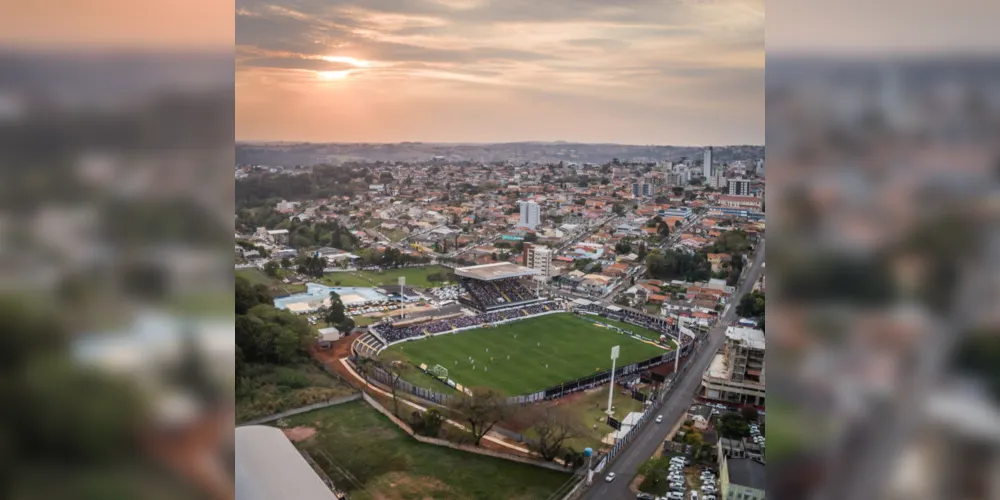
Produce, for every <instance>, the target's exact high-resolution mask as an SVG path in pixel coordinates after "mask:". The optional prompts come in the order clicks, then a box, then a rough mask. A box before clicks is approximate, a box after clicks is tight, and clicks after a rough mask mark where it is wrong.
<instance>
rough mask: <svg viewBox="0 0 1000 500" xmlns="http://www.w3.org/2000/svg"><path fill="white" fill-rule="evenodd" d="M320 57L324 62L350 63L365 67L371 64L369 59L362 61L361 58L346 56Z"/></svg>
mask: <svg viewBox="0 0 1000 500" xmlns="http://www.w3.org/2000/svg"><path fill="white" fill-rule="evenodd" d="M320 59H322V60H324V61H326V62H332V63H343V64H350V65H351V66H354V67H357V68H367V67H369V66H371V62H369V61H363V60H361V59H355V58H353V57H348V56H323V57H321V58H320Z"/></svg>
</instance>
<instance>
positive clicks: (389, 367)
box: [376, 352, 410, 417]
mask: <svg viewBox="0 0 1000 500" xmlns="http://www.w3.org/2000/svg"><path fill="white" fill-rule="evenodd" d="M376 363H378V364H379V368H382V369H383V370H385V371H386V372H388V373H389V375H390V376H391V377H392V384H390V389H391V392H392V413H393V415H396V416H397V417H398V416H399V398H398V397H397V396H396V387H397V386H399V378H400V377H402V376H403V374H404V373H406V372H407V371H409V369H410V364H409V363H408V362H407V361H406V360H405V359H403V357H402V356H400V355H399V354H398V353H395V352H386V353H383V354H382V355H380V356H379V361H377V362H376Z"/></svg>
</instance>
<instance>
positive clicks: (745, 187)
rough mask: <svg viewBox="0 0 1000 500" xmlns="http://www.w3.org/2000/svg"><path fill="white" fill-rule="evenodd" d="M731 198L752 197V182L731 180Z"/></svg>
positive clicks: (729, 187) (729, 190)
mask: <svg viewBox="0 0 1000 500" xmlns="http://www.w3.org/2000/svg"><path fill="white" fill-rule="evenodd" d="M728 192H729V196H750V181H749V180H747V179H729V186H728Z"/></svg>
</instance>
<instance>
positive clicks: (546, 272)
mask: <svg viewBox="0 0 1000 500" xmlns="http://www.w3.org/2000/svg"><path fill="white" fill-rule="evenodd" d="M525 267H529V268H531V269H535V270H537V271H539V272H541V273H542V276H544V277H545V278H546V279H548V278H550V277H552V250H550V249H549V248H548V247H544V246H542V245H532V246H531V248H530V249H529V250H528V252H527V262H525Z"/></svg>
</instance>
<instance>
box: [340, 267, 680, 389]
mask: <svg viewBox="0 0 1000 500" xmlns="http://www.w3.org/2000/svg"><path fill="white" fill-rule="evenodd" d="M536 274H537V271H535V270H533V269H528V268H525V267H521V266H517V265H514V264H509V263H500V264H487V265H483V266H472V267H465V268H458V269H455V275H457V276H458V277H459V283H460V285H461V288H462V291H463V294H462V295H461V296H460V297H459V303H460V304H461V305H462V306H463V307H460V308H449V309H448V310H447V311H445V310H442V313H441V314H440V315H437V316H435V315H433V314H432V315H425V316H423V317H421V318H419V319H409V320H406V319H404V320H402V321H394V322H390V321H385V322H382V323H379V324H375V325H371V326H370V327H369V330H368V333H366V334H364V335H362V336H361V337H359V338H358V339H357V340H355V341H354V342H353V343H352V346H351V347H352V358H355V360H356V359H357V358H358V357H361V358H373V359H379V358H383V359H384V358H386V357H389V358H391V359H394V360H402V361H406V362H408V363H410V364H411V365H412V366H413V367H415V368H418V369H415V370H408V372H409V373H408V374H407V375H406V376H404V377H403V379H404V381H405V382H406V383H404V384H403V386H404V387H403V388H404V389H407V390H410V392H412V393H413V394H415V395H417V396H420V397H423V398H425V399H429V400H432V401H442V400H443V399H445V398H447V397H448V396H449V395H450V394H455V393H456V392H457V391H466V390H467V388H468V387H477V386H481V387H491V388H495V389H499V390H501V391H503V392H504V393H505V394H507V395H508V396H509V397H511V398H514V399H515V402H519V403H527V402H533V401H542V400H548V399H554V398H558V397H562V396H563V395H566V394H569V393H572V392H575V391H579V390H585V389H589V388H593V387H596V386H599V385H602V384H606V383H607V382H608V380H609V378H610V371H611V367H612V366H611V365H612V361H611V359H610V351H611V347H613V346H616V345H617V346H620V354H619V358H618V360H617V361H616V370H615V379H616V381H617V380H619V379H620V377H621V378H622V379H624V378H628V377H631V378H636V379H638V377H639V375H640V373H642V372H644V371H647V370H649V369H651V368H653V367H656V366H658V365H660V364H663V363H666V362H669V361H672V360H673V359H674V356H675V354H676V353H677V342H676V338H677V334H676V332H675V331H674V330H673V328H672V326H671V325H669V324H668V323H667V322H666V321H665V320H663V319H662V318H657V317H653V316H648V315H645V314H640V313H634V312H630V311H623V310H622V309H621V308H617V307H613V306H611V307H605V306H602V305H600V304H595V303H591V302H587V301H565V300H561V299H557V300H551V299H548V298H546V297H543V296H540V295H539V294H538V292H537V285H536V288H535V290H532V285H531V278H532V277H533V276H534V275H536ZM687 347H688V346H686V345H682V350H683V349H684V348H687ZM411 386H412V387H411Z"/></svg>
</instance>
